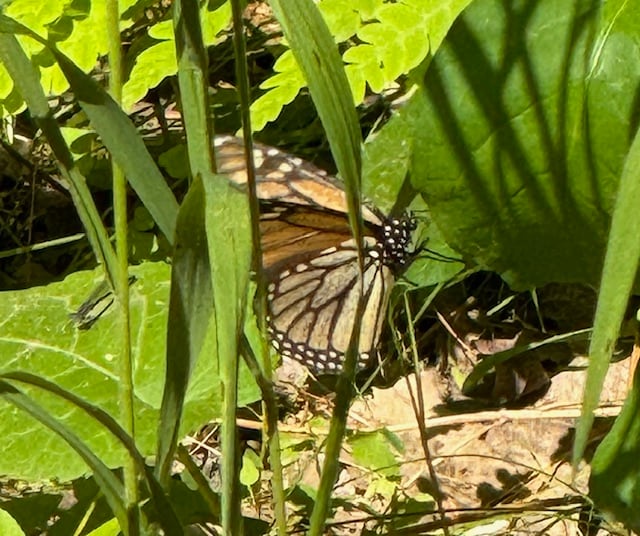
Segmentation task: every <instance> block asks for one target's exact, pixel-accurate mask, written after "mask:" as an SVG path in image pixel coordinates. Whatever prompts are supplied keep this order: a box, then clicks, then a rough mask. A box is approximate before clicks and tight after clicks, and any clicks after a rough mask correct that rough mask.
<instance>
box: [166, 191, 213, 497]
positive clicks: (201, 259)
mask: <svg viewBox="0 0 640 536" xmlns="http://www.w3.org/2000/svg"><path fill="white" fill-rule="evenodd" d="M204 213H205V205H204V189H203V187H202V181H201V180H200V179H196V181H195V182H194V183H193V185H192V186H191V188H190V189H189V192H187V195H186V197H185V199H184V201H183V203H182V205H181V207H180V211H179V212H178V222H177V226H176V246H175V252H174V256H173V263H172V270H171V298H170V300H169V324H168V331H167V372H166V380H165V385H164V393H163V396H162V408H161V420H160V425H159V432H158V436H159V439H160V441H159V444H158V455H157V459H158V463H157V466H156V471H157V474H158V475H159V480H160V481H161V482H162V483H163V485H166V484H167V483H168V479H169V476H170V471H171V466H172V463H173V455H174V452H175V448H176V445H177V441H178V433H179V429H180V421H181V419H182V409H183V406H184V401H185V397H186V394H187V389H188V386H189V380H190V378H191V374H192V373H193V370H194V368H195V366H196V363H197V361H198V356H199V355H200V352H201V350H202V346H203V344H204V341H205V337H206V333H207V328H208V327H209V324H210V322H211V320H212V315H213V295H212V289H211V266H210V263H209V252H208V249H207V247H206V241H207V235H206V231H205V214H204Z"/></svg>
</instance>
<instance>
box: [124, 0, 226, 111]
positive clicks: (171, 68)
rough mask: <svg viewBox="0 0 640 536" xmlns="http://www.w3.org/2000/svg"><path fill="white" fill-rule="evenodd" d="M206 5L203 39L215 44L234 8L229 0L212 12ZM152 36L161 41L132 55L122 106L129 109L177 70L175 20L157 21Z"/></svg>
mask: <svg viewBox="0 0 640 536" xmlns="http://www.w3.org/2000/svg"><path fill="white" fill-rule="evenodd" d="M207 6H208V4H207V3H204V6H203V7H202V9H201V18H202V30H203V40H204V44H205V45H212V44H214V43H215V42H216V40H217V38H218V37H217V36H218V35H219V34H220V32H221V31H222V30H224V29H225V28H227V27H228V26H229V20H230V18H231V7H230V4H229V2H228V1H226V2H224V3H223V4H222V5H221V6H219V7H218V8H217V9H216V10H214V11H209V10H208V8H207ZM149 36H150V37H153V38H154V39H157V40H159V41H158V42H156V43H154V44H152V45H151V46H150V47H149V48H146V49H145V50H143V51H142V52H140V53H139V54H138V55H136V56H135V58H129V61H131V62H132V63H133V67H132V69H131V73H130V74H129V80H128V81H127V82H126V83H125V85H124V87H123V90H122V91H123V93H122V107H123V108H124V109H125V110H130V109H131V107H132V106H133V105H134V104H135V103H136V102H138V101H139V100H140V99H142V98H143V97H144V96H145V95H146V94H147V92H148V91H149V90H150V89H151V88H153V87H155V86H157V85H158V84H159V83H160V82H162V80H164V79H165V78H166V77H167V76H172V75H175V74H176V72H177V71H178V63H177V61H176V45H175V42H174V34H173V23H172V21H170V20H169V21H163V22H160V23H158V24H155V25H154V26H152V27H151V28H150V29H149Z"/></svg>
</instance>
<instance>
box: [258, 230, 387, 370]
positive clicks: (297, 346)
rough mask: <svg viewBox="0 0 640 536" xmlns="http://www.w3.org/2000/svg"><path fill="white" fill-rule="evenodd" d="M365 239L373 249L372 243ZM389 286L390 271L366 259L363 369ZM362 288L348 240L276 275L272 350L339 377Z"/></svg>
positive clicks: (361, 345)
mask: <svg viewBox="0 0 640 536" xmlns="http://www.w3.org/2000/svg"><path fill="white" fill-rule="evenodd" d="M367 240H369V241H370V246H371V247H375V244H374V243H373V242H374V241H373V239H371V238H368V239H367ZM393 283H394V276H393V273H392V271H391V269H390V268H388V267H387V266H385V265H383V264H382V263H380V262H379V260H377V259H375V258H374V257H371V256H367V257H366V259H365V270H364V278H363V285H362V288H363V290H364V294H365V309H364V315H363V316H362V318H361V320H360V329H361V331H360V340H359V347H358V352H359V354H360V364H361V365H364V364H366V362H367V361H369V359H370V358H371V357H372V356H373V355H374V353H375V350H376V347H377V345H378V341H379V339H380V333H381V331H382V327H383V321H384V314H385V312H386V309H387V304H388V300H389V291H390V289H391V287H392V286H393ZM360 288H361V287H360V285H359V278H358V261H357V249H356V247H355V243H354V241H353V240H352V239H350V240H349V241H347V242H343V243H341V244H339V245H338V246H337V247H332V248H329V249H326V250H324V251H322V252H320V253H319V254H317V255H316V256H314V257H313V258H311V259H310V260H309V261H308V262H305V263H299V264H297V265H295V266H293V267H292V268H290V269H287V270H284V271H281V272H279V273H277V274H274V277H273V278H272V280H271V283H270V285H269V296H268V298H269V305H270V307H269V309H270V315H271V319H270V331H271V337H272V340H273V343H274V346H275V347H276V349H277V350H278V351H279V352H280V353H281V354H282V355H284V356H288V357H291V358H294V359H296V360H298V361H301V362H302V363H304V364H305V365H307V366H309V367H310V368H312V369H314V370H315V371H316V372H318V373H320V374H323V373H336V372H339V371H340V370H341V368H342V361H343V360H344V353H345V352H346V350H347V347H348V345H349V340H350V338H351V333H352V331H353V327H354V324H355V319H356V317H357V314H356V308H357V305H358V300H359V297H360Z"/></svg>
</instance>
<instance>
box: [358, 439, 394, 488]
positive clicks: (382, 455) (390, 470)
mask: <svg viewBox="0 0 640 536" xmlns="http://www.w3.org/2000/svg"><path fill="white" fill-rule="evenodd" d="M389 439H390V438H389V437H388V435H387V434H385V433H384V432H383V431H381V430H378V431H376V432H371V433H357V434H355V435H353V436H352V437H349V438H348V440H347V442H348V444H349V445H350V446H351V454H352V456H353V459H354V460H355V461H356V463H357V464H358V465H361V466H362V467H366V468H367V469H370V470H371V471H375V472H376V473H377V474H379V475H382V476H384V477H385V480H386V481H388V479H393V478H397V477H399V476H400V467H399V464H398V460H397V458H396V455H395V454H394V452H393V450H394V449H393V448H392V445H391V442H390V441H389ZM396 446H397V444H396Z"/></svg>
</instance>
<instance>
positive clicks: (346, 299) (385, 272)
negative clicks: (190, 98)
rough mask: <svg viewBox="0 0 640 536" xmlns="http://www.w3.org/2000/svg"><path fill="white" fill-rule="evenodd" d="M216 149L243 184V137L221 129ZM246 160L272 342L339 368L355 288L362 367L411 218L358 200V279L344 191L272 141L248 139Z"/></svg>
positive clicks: (401, 261) (221, 164)
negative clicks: (257, 207)
mask: <svg viewBox="0 0 640 536" xmlns="http://www.w3.org/2000/svg"><path fill="white" fill-rule="evenodd" d="M215 147H216V160H217V163H218V171H219V172H220V173H222V174H225V175H227V176H228V177H229V179H230V180H231V181H232V182H234V183H236V184H238V185H240V186H243V185H246V181H247V178H246V170H245V166H244V148H243V146H242V142H241V141H240V140H239V139H237V138H233V137H230V136H222V137H218V138H216V140H215ZM254 160H255V165H256V190H257V195H258V198H259V200H260V204H261V220H260V232H261V243H262V249H263V259H262V260H263V267H264V270H265V276H266V279H267V281H268V302H269V332H270V336H271V340H272V343H273V346H274V347H275V348H276V350H277V351H278V352H279V353H280V354H281V355H283V356H287V357H290V358H293V359H296V360H298V361H300V362H302V363H303V364H305V365H306V366H308V367H309V368H310V369H311V370H313V371H314V372H316V373H318V374H325V373H329V374H331V373H338V372H340V370H341V369H342V362H343V360H344V353H345V352H346V350H347V347H348V344H349V340H350V338H351V333H352V330H353V327H354V324H355V322H356V308H357V304H358V300H359V296H360V292H361V290H362V291H363V292H364V300H365V311H364V313H363V315H362V318H360V319H359V322H360V326H361V335H360V339H359V347H358V351H359V363H360V365H361V366H364V365H366V364H367V362H369V361H370V359H371V358H372V357H373V356H374V355H375V353H376V349H377V346H378V342H379V339H380V334H381V332H382V328H383V325H384V317H385V314H386V309H387V305H388V301H389V295H390V291H391V288H392V286H393V284H394V282H395V278H396V275H397V274H398V273H399V272H400V271H401V270H402V269H403V268H404V265H405V264H406V261H407V258H408V257H409V253H408V248H409V244H410V241H411V231H412V230H413V228H414V223H413V221H412V220H411V219H410V218H399V219H391V218H385V217H384V216H383V215H382V214H380V213H379V211H377V210H376V209H373V208H371V207H368V206H366V205H363V206H362V218H363V226H364V230H365V236H364V238H363V241H364V243H363V245H364V248H363V251H364V270H363V280H362V285H360V281H359V268H358V250H357V247H356V244H355V241H354V239H353V237H352V234H351V228H350V226H349V221H348V216H347V214H348V209H347V200H346V194H345V192H344V190H342V189H341V188H340V186H339V185H338V184H337V183H336V182H335V181H334V179H332V178H331V177H329V176H328V175H327V173H326V172H325V171H323V170H321V169H319V168H317V167H316V166H314V165H312V164H310V163H309V162H305V161H303V160H302V159H300V158H297V157H293V156H290V155H287V154H286V153H283V152H281V151H280V150H278V149H275V148H271V147H266V146H261V145H256V148H255V149H254Z"/></svg>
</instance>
